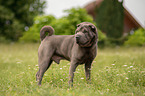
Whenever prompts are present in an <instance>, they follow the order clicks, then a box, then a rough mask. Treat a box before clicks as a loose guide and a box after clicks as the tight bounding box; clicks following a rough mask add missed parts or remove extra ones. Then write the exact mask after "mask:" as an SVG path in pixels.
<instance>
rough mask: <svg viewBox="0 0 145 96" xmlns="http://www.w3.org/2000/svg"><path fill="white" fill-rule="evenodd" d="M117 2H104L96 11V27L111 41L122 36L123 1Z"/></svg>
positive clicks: (105, 0) (114, 0) (108, 0)
mask: <svg viewBox="0 0 145 96" xmlns="http://www.w3.org/2000/svg"><path fill="white" fill-rule="evenodd" d="M119 1H120V2H119ZM119 1H118V0H104V1H103V2H102V4H101V6H100V7H99V8H97V10H96V11H97V17H96V22H97V25H98V27H99V28H100V30H102V31H103V32H105V33H106V35H107V37H108V38H110V39H111V40H117V39H118V38H120V37H121V36H122V34H123V19H124V11H123V5H122V4H123V0H119Z"/></svg>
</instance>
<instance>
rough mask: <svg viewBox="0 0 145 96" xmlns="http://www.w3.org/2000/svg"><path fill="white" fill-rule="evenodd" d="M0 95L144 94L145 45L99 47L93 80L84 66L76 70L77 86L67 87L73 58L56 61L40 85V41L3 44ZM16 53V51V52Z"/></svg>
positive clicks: (92, 71) (75, 80)
mask: <svg viewBox="0 0 145 96" xmlns="http://www.w3.org/2000/svg"><path fill="white" fill-rule="evenodd" d="M0 46H1V47H0V61H1V62H0V90H1V92H0V96H132V95H134V96H144V94H145V63H144V62H145V59H144V57H145V48H144V47H137V48H133V47H130V48H127V47H125V48H113V49H112V48H104V49H99V50H98V56H97V57H96V58H95V60H94V62H93V64H92V69H91V84H87V82H86V80H85V72H84V66H83V65H79V66H78V67H77V69H76V72H75V77H74V87H73V88H69V87H68V77H69V66H70V62H68V61H61V62H60V64H59V65H58V64H56V63H54V62H53V64H52V65H51V66H50V68H49V69H48V70H47V72H46V73H45V74H44V77H43V81H42V86H37V83H36V81H35V74H36V72H37V71H38V57H37V51H38V46H39V44H37V43H35V44H32V43H31V44H9V45H6V44H0ZM16 53H17V54H16Z"/></svg>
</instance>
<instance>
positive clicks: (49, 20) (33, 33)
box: [20, 8, 105, 42]
mask: <svg viewBox="0 0 145 96" xmlns="http://www.w3.org/2000/svg"><path fill="white" fill-rule="evenodd" d="M65 12H66V13H67V14H68V15H67V16H64V17H62V18H59V19H55V17H53V16H52V15H48V16H37V17H36V18H35V19H34V22H35V23H34V24H33V26H32V27H30V29H29V30H28V31H26V32H25V33H24V35H23V37H21V38H20V41H24V42H39V41H40V36H39V34H40V29H41V28H42V26H44V25H50V26H52V27H53V28H54V30H55V35H72V34H75V30H76V25H77V24H79V23H81V22H91V23H94V22H93V19H92V17H91V16H89V15H88V14H87V12H86V10H85V9H82V8H72V9H70V10H65ZM104 39H105V35H104V34H103V33H101V31H99V40H102V41H103V40H104Z"/></svg>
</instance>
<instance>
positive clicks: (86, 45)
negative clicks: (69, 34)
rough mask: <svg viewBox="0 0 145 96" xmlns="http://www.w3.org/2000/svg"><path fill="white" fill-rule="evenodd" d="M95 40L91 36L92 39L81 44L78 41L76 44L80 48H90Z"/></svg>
mask: <svg viewBox="0 0 145 96" xmlns="http://www.w3.org/2000/svg"><path fill="white" fill-rule="evenodd" d="M94 40H95V36H93V38H92V39H91V40H89V41H87V42H85V43H81V42H79V41H77V43H78V44H79V45H80V46H81V47H91V46H92V44H93V42H94Z"/></svg>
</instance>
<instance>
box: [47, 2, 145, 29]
mask: <svg viewBox="0 0 145 96" xmlns="http://www.w3.org/2000/svg"><path fill="white" fill-rule="evenodd" d="M46 1H47V8H46V9H45V13H46V14H47V15H49V14H52V15H54V16H55V17H57V18H60V17H62V16H64V15H66V14H64V13H63V10H65V9H70V8H72V7H84V6H85V5H87V4H88V3H89V2H92V1H95V0H46ZM124 5H125V7H126V8H127V9H129V11H130V12H131V14H132V15H133V16H134V17H135V18H136V19H137V20H138V21H139V23H140V24H141V25H142V26H144V28H145V0H124Z"/></svg>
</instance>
